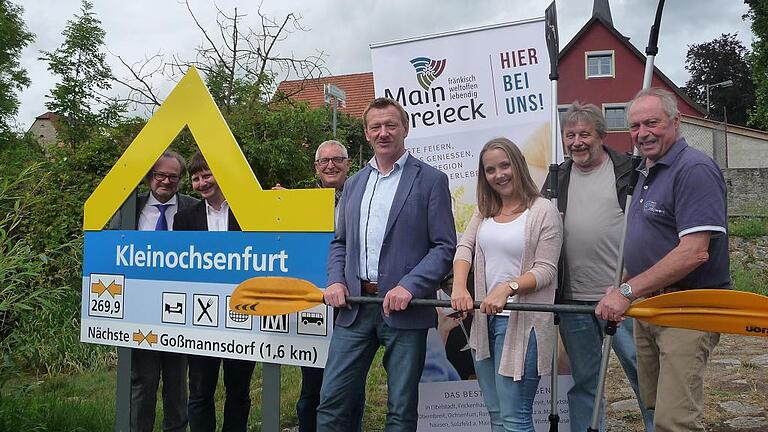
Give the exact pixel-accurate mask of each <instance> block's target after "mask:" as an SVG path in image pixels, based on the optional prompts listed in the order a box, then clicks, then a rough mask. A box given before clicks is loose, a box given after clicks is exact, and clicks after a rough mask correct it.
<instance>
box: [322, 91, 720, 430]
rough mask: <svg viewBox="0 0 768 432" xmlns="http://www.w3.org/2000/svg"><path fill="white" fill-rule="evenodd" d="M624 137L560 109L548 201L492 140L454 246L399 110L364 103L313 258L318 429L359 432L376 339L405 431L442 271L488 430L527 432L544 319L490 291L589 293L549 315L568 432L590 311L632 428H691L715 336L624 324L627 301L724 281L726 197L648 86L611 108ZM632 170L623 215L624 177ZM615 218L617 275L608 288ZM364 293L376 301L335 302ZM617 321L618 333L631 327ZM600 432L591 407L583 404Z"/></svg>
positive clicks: (674, 115) (583, 110)
mask: <svg viewBox="0 0 768 432" xmlns="http://www.w3.org/2000/svg"><path fill="white" fill-rule="evenodd" d="M627 111H628V123H629V128H630V135H631V139H632V143H633V145H634V146H636V147H637V148H638V150H639V151H640V153H641V155H642V156H643V159H642V163H641V164H640V166H639V167H637V168H635V167H634V166H633V164H632V162H631V159H630V157H629V156H628V155H622V154H619V153H617V152H616V151H614V150H612V149H611V148H609V147H608V146H606V145H605V144H604V143H603V139H604V138H605V136H606V123H605V119H604V118H603V115H602V113H601V111H600V109H599V108H597V107H595V106H594V105H589V104H581V103H579V102H574V103H573V104H572V105H571V107H570V108H569V110H568V111H567V112H566V113H565V115H564V118H563V119H562V132H563V134H562V136H563V144H564V147H565V148H566V150H567V152H568V155H569V156H570V158H568V159H567V160H566V161H565V162H564V163H562V164H561V165H560V167H559V170H558V172H557V179H556V181H557V183H558V185H559V191H560V195H559V197H558V199H557V208H556V207H555V205H554V204H553V203H552V201H551V200H550V199H548V198H549V196H548V191H547V190H546V189H545V190H543V191H539V189H538V188H537V187H536V185H535V183H534V181H533V180H532V178H531V175H530V173H529V171H528V167H527V164H526V161H525V157H524V156H523V153H522V152H521V150H520V148H518V146H516V145H515V144H514V143H513V142H512V141H510V140H509V139H506V138H496V139H492V140H490V141H489V142H487V143H486V144H485V145H484V146H483V148H482V150H481V151H480V155H479V166H478V184H477V210H476V212H475V214H474V215H473V217H472V219H471V221H470V222H469V225H468V226H467V228H466V230H465V231H464V233H463V234H462V236H461V239H460V241H459V242H458V244H457V243H456V238H455V236H454V232H453V231H454V229H453V217H452V214H451V197H450V193H449V190H448V181H447V177H446V175H445V174H443V173H441V172H439V171H437V170H435V169H433V168H432V167H430V166H429V165H427V164H424V163H422V162H420V161H419V160H418V159H416V158H414V157H413V156H412V155H410V154H409V152H408V151H407V150H406V148H405V144H404V140H405V137H406V136H407V135H408V130H409V129H408V117H407V114H406V112H405V111H404V109H403V108H402V107H401V106H400V105H399V104H398V103H397V102H395V101H393V100H391V99H386V98H379V99H376V100H374V101H373V102H372V103H371V105H370V106H369V107H368V109H367V110H366V112H365V114H364V116H363V120H364V124H365V134H366V138H367V139H368V141H369V143H370V145H371V146H372V148H373V150H374V158H373V159H371V161H370V162H369V163H368V164H367V165H366V166H365V167H364V168H363V169H361V171H360V172H359V173H357V174H355V175H354V176H352V177H351V178H350V179H349V181H347V182H346V185H345V188H344V193H343V195H342V198H341V200H340V202H339V204H338V207H339V209H338V212H337V214H338V220H337V225H336V234H335V237H334V240H333V241H332V244H331V249H330V253H329V261H328V287H327V288H326V291H325V301H326V303H327V304H329V305H331V306H334V307H336V308H339V310H340V312H339V316H338V319H337V321H336V327H335V329H334V334H333V337H332V340H331V345H330V351H329V356H328V362H327V364H326V374H325V376H324V379H323V384H322V390H321V393H320V394H321V397H320V405H319V407H318V412H317V430H318V431H355V430H359V422H357V419H356V417H354V416H350V415H349V414H350V413H352V412H357V411H355V409H356V407H358V406H359V405H358V404H359V403H360V401H361V397H360V395H361V394H363V393H364V389H365V382H366V376H367V372H368V370H369V368H370V365H371V362H372V361H373V356H374V354H375V352H376V350H377V349H378V348H379V346H381V345H383V346H384V348H385V351H384V358H383V363H384V368H385V369H386V371H387V386H388V400H387V420H386V425H385V427H384V429H385V430H386V431H414V430H416V427H417V423H418V406H417V402H418V383H419V377H421V374H422V371H423V367H424V357H425V341H426V337H427V330H428V329H429V328H430V327H434V326H435V323H436V315H435V313H434V311H433V310H429V309H425V308H417V307H408V305H409V302H410V301H411V299H413V298H435V293H436V291H437V290H438V287H439V285H440V282H441V281H442V280H443V279H444V278H445V277H446V276H448V275H449V274H450V273H451V267H452V270H453V284H452V292H451V304H452V307H453V308H454V309H456V310H458V311H461V312H463V313H470V312H472V311H473V302H474V301H475V300H477V301H480V308H479V310H478V311H475V312H474V313H475V317H474V320H473V325H472V329H471V333H470V338H469V345H470V346H471V348H472V354H473V360H474V365H475V371H476V374H477V378H478V381H479V384H480V387H481V389H482V391H483V398H484V400H485V405H486V408H487V410H488V412H489V415H490V419H491V429H492V430H493V431H533V430H534V426H533V418H532V415H533V409H532V408H533V400H534V396H535V395H536V392H537V388H538V384H539V381H540V377H541V376H542V375H548V374H550V373H556V371H552V353H553V352H554V346H553V344H554V342H555V340H556V337H555V334H554V333H555V326H554V324H553V318H552V315H551V314H550V313H546V312H531V311H505V310H504V309H503V308H504V305H505V304H506V303H508V302H520V303H553V302H554V301H555V294H556V292H557V290H558V289H559V290H560V293H562V295H561V296H559V298H562V300H561V301H562V302H564V303H573V304H590V305H594V306H595V308H596V309H595V310H596V313H595V315H573V314H562V321H561V324H560V326H559V331H560V335H561V336H562V338H563V341H564V345H565V347H566V351H567V353H568V355H569V357H570V361H571V368H572V371H573V377H574V381H575V385H574V387H573V388H572V389H571V390H570V391H569V394H568V403H569V408H570V410H569V415H570V420H571V430H573V431H580V430H587V428H588V427H589V426H590V423H591V417H592V411H593V406H594V399H595V393H596V389H597V386H598V385H599V384H600V383H598V372H599V362H600V358H601V345H602V341H603V337H604V329H605V326H606V321H608V320H610V321H613V322H618V323H619V324H620V326H619V330H618V332H617V334H616V337H614V338H613V339H612V342H613V348H614V350H615V351H616V352H617V353H618V356H619V360H620V361H621V364H622V366H623V368H624V371H625V372H626V374H627V377H628V378H629V382H630V384H631V386H632V388H633V390H634V391H635V394H636V395H637V400H638V404H639V408H640V410H641V412H642V417H643V421H644V424H645V427H646V430H648V431H653V430H656V431H658V432H668V431H701V430H704V427H703V424H702V413H703V374H704V369H705V367H706V364H707V360H708V357H709V354H710V353H711V351H712V349H714V347H715V345H716V344H717V342H718V339H719V335H718V334H716V333H709V332H701V331H696V330H685V329H675V328H665V327H660V326H656V325H653V324H648V323H642V322H635V323H633V322H632V321H631V320H629V319H627V318H626V317H624V313H625V312H626V310H627V309H628V308H629V306H630V305H631V304H632V302H633V301H635V300H636V299H638V298H641V297H651V296H655V295H659V294H664V293H668V292H673V291H680V290H689V289H695V288H727V287H730V277H729V271H728V267H729V261H728V235H727V228H726V227H727V210H726V190H725V182H724V179H723V175H722V173H721V171H720V169H719V168H718V167H717V165H716V164H715V163H714V161H712V159H711V158H709V157H707V156H706V155H704V154H703V153H701V152H700V151H698V150H696V149H694V148H693V147H690V146H689V145H688V144H687V143H686V141H685V138H683V137H682V136H681V135H680V114H679V111H678V109H677V101H676V99H675V96H674V95H672V94H671V93H669V92H667V91H665V90H662V89H656V88H651V89H647V90H643V91H641V92H640V93H638V94H637V95H636V97H635V98H634V99H633V100H632V101H631V102H630V103H629V105H628V108H627ZM634 169H637V171H638V177H639V180H638V181H637V185H636V187H637V189H636V192H635V194H634V195H633V196H632V201H631V203H630V206H629V210H628V214H627V215H626V216H625V215H624V209H625V204H626V201H627V199H628V190H629V187H630V186H635V185H631V184H630V182H631V180H630V179H631V178H632V177H633V176H632V170H634ZM625 218H626V219H625ZM625 220H626V224H627V230H626V242H625V254H624V257H623V258H624V261H625V266H624V269H623V278H622V283H621V284H620V285H619V286H613V285H614V281H613V275H614V274H615V273H616V265H617V263H618V262H619V244H620V242H621V237H622V233H623V227H624V224H625ZM360 295H362V296H377V297H380V298H382V301H383V305H382V306H376V305H372V304H361V305H358V304H348V303H347V302H346V298H347V297H348V296H360ZM633 331H634V333H635V334H634V335H633ZM600 404H601V407H603V408H602V409H601V421H600V429H601V430H604V428H605V426H604V415H605V413H604V404H605V402H604V401H601V402H600Z"/></svg>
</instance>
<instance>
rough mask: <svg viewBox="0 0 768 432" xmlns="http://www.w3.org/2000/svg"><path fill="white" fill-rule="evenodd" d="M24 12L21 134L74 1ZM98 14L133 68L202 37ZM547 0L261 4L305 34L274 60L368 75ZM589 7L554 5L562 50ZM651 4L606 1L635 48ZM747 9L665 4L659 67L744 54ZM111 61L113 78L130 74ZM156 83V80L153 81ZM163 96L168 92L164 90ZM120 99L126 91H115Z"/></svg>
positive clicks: (116, 50)
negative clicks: (382, 46) (424, 40)
mask: <svg viewBox="0 0 768 432" xmlns="http://www.w3.org/2000/svg"><path fill="white" fill-rule="evenodd" d="M12 1H13V2H15V3H16V4H20V5H22V6H23V7H24V20H25V22H26V24H27V27H28V29H29V30H30V31H31V32H33V33H35V35H36V39H35V41H34V42H33V43H32V44H31V45H30V46H29V47H28V48H27V49H26V50H25V51H24V52H23V58H22V64H23V66H24V67H25V68H26V69H27V71H28V72H29V76H30V78H31V79H32V85H31V86H30V87H29V88H28V89H26V90H25V91H24V92H23V93H22V94H21V101H22V105H21V108H20V110H19V114H18V116H17V122H18V125H19V128H20V129H23V130H26V129H27V128H28V127H29V125H30V124H31V123H32V121H33V120H34V117H35V116H37V115H39V114H41V113H43V112H45V111H46V109H45V101H46V97H45V95H46V94H47V93H48V92H49V90H50V89H51V88H52V87H53V85H54V83H55V78H54V77H53V76H51V75H50V74H49V73H48V71H47V66H46V64H45V63H44V62H42V61H40V60H38V57H39V56H40V51H41V50H49V51H52V50H54V49H55V48H56V47H58V46H59V45H60V44H61V42H62V36H61V31H62V30H63V29H64V26H65V24H66V21H67V20H68V19H70V18H71V17H72V16H73V14H75V13H79V10H80V2H79V1H78V0H12ZM93 1H94V10H95V12H96V14H97V16H98V17H99V19H100V20H101V21H102V24H103V28H104V29H105V30H106V32H107V37H106V45H107V47H108V49H109V51H110V53H113V54H114V55H120V56H122V57H123V58H124V59H126V60H127V61H129V62H135V61H139V60H141V59H143V58H144V57H145V56H151V55H153V54H156V53H163V54H165V55H172V54H179V55H180V56H181V57H183V58H191V53H192V51H193V49H194V48H195V46H197V45H199V44H200V43H201V40H202V37H201V34H200V33H199V31H198V30H197V29H196V28H195V26H194V23H193V21H192V19H191V17H190V16H189V13H188V12H187V9H186V6H185V5H184V4H183V3H182V2H179V1H177V0H129V1H115V0H93ZM549 3H550V0H526V1H522V0H517V1H512V0H421V1H420V0H388V1H384V0H377V1H374V0H326V1H317V0H290V1H289V0H263V1H262V3H261V10H262V12H263V13H265V14H266V15H268V16H275V17H284V16H285V15H286V14H288V13H291V12H293V13H296V14H298V15H301V16H302V22H303V24H304V26H305V27H306V29H307V30H308V31H306V32H295V33H293V34H292V35H290V37H289V38H288V39H287V40H285V41H284V42H282V43H281V45H280V47H279V51H280V54H282V55H291V54H292V55H294V56H296V57H303V56H307V55H313V54H316V53H317V52H319V51H321V52H323V53H324V54H325V55H326V57H325V60H326V66H327V67H328V69H329V70H330V72H331V73H332V74H347V73H356V72H367V71H370V70H371V57H370V51H369V48H368V47H369V45H370V44H373V43H380V42H386V41H391V40H397V39H403V38H409V37H415V36H421V35H426V34H432V33H439V32H445V31H451V30H456V29H463V28H469V27H477V26H484V25H490V24H496V23H503V22H510V21H516V20H520V19H525V18H532V17H538V16H542V15H543V14H544V9H545V8H546V7H547V5H548V4H549ZM216 4H217V5H218V6H219V8H221V9H222V10H224V11H229V12H231V11H232V10H233V9H234V8H235V7H237V9H238V13H239V14H247V15H248V16H247V17H246V19H245V23H244V24H245V25H248V26H250V27H253V28H258V27H259V21H258V14H257V9H258V7H259V2H258V1H254V0H239V1H238V0H217V1H216ZM592 4H593V0H559V1H558V2H557V8H558V21H559V22H558V24H559V28H560V46H561V48H562V47H563V46H565V45H566V44H567V43H568V41H570V40H571V38H572V37H573V36H574V35H575V34H576V32H577V31H578V30H579V29H580V28H581V27H582V26H583V24H584V23H585V22H586V21H587V20H588V19H589V18H590V17H591V14H592ZM656 4H657V1H656V0H611V2H610V5H611V12H612V15H613V23H614V26H615V27H616V28H617V29H618V30H619V31H620V32H621V33H623V34H624V35H625V36H628V37H629V38H630V41H631V42H632V43H634V45H635V46H636V47H637V48H638V49H639V50H640V51H641V52H644V51H645V46H646V44H647V43H648V31H649V28H650V25H651V24H652V22H653V17H654V14H655V10H656ZM190 5H191V7H192V9H193V11H194V12H195V14H196V15H197V16H198V18H199V19H200V21H201V23H202V24H203V25H204V26H206V27H207V28H209V29H213V28H214V24H215V18H216V8H215V7H214V3H213V2H212V1H210V0H190ZM746 12H747V7H746V6H745V5H744V4H743V2H741V1H737V0H726V1H723V0H698V1H689V0H670V1H667V2H666V6H665V9H664V16H663V20H662V26H661V35H660V37H659V55H658V56H657V58H656V65H657V66H658V67H659V68H660V69H661V70H662V71H664V73H665V74H666V75H667V76H668V77H670V78H671V79H672V80H673V81H674V82H675V83H676V84H677V85H680V86H682V85H685V82H686V80H687V79H688V74H687V72H686V71H685V67H684V66H685V53H686V51H687V47H688V45H689V44H693V43H702V42H707V41H710V40H712V39H714V38H716V37H718V36H719V35H720V34H722V33H738V37H739V39H740V40H741V41H742V42H743V43H744V44H745V45H746V46H747V47H749V45H750V43H751V41H752V34H751V32H750V29H749V23H748V22H746V21H743V20H742V18H741V17H742V15H743V14H744V13H746ZM114 55H112V54H109V55H108V57H109V61H110V63H111V64H112V65H113V72H114V74H115V75H116V76H121V77H126V76H127V71H126V70H125V69H124V68H123V67H122V66H120V65H119V62H118V61H117V59H116V57H114ZM157 85H158V86H161V84H160V83H158V84H157ZM165 89H166V92H167V91H168V90H170V85H166V86H165ZM114 90H115V91H116V92H118V93H121V94H125V92H126V91H125V89H123V88H120V87H115V89H114Z"/></svg>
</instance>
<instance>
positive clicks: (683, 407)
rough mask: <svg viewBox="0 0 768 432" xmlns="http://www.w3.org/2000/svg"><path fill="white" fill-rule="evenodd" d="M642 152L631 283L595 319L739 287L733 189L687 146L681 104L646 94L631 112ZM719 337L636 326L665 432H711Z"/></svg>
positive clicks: (631, 235) (629, 244)
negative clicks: (686, 293)
mask: <svg viewBox="0 0 768 432" xmlns="http://www.w3.org/2000/svg"><path fill="white" fill-rule="evenodd" d="M627 118H628V120H629V130H630V135H631V137H632V143H633V144H634V145H635V146H636V147H637V148H638V149H639V150H640V152H641V153H642V154H643V157H644V158H643V162H642V163H641V164H640V167H639V168H638V170H639V171H640V178H639V180H638V182H637V185H636V187H635V194H634V195H633V196H632V204H631V206H630V209H629V215H628V220H627V234H626V241H625V251H624V262H625V274H624V283H622V284H621V285H620V286H619V287H617V288H611V289H609V291H608V293H607V294H606V295H605V296H604V297H603V298H602V300H600V303H599V304H598V305H597V308H596V310H595V313H596V314H597V315H598V317H600V318H602V319H606V320H611V321H621V320H622V319H623V315H624V313H625V312H626V310H627V309H628V308H629V306H630V304H631V303H632V301H633V300H635V298H637V297H653V296H656V295H660V294H664V293H669V292H674V291H682V290H689V289H696V288H728V287H730V286H731V280H730V274H729V259H728V231H727V223H728V216H727V208H726V187H725V180H724V178H723V174H722V172H721V171H720V168H718V166H717V165H716V164H715V162H714V161H713V160H712V159H711V158H710V157H708V156H706V155H705V154H703V153H702V152H700V151H698V150H696V149H694V148H693V147H690V146H689V145H688V143H687V142H686V141H685V138H683V137H681V136H680V113H679V112H678V109H677V101H676V99H675V96H674V95H673V94H672V93H670V92H668V91H666V90H662V89H658V88H650V89H645V90H642V91H640V92H639V93H638V94H637V96H635V98H634V99H633V100H632V101H631V102H630V104H629V107H628V116H627ZM719 340H720V335H719V334H718V333H711V332H703V331H697V330H687V329H678V328H672V327H661V326H657V325H654V324H649V323H645V322H642V321H639V320H636V321H635V343H636V345H637V366H638V367H637V369H638V379H639V384H640V392H641V395H642V399H643V401H644V402H645V403H646V405H647V406H648V407H649V408H652V409H655V416H654V425H655V428H656V431H657V432H668V431H682V430H685V431H703V430H704V425H703V424H702V421H701V420H702V413H703V407H704V404H703V399H704V391H703V387H704V386H703V381H704V372H705V369H706V366H707V360H708V358H709V355H710V353H711V352H712V350H713V349H714V348H715V346H716V345H717V343H718V341H719Z"/></svg>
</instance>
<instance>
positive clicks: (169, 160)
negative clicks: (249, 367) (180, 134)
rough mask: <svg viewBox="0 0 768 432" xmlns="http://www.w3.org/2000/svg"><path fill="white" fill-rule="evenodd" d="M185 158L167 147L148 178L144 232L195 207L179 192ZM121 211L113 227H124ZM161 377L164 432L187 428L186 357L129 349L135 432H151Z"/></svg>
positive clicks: (139, 222)
mask: <svg viewBox="0 0 768 432" xmlns="http://www.w3.org/2000/svg"><path fill="white" fill-rule="evenodd" d="M185 169H186V167H185V162H184V158H182V157H181V155H179V154H178V153H176V152H174V151H171V150H168V151H166V152H165V153H163V155H162V156H160V158H159V159H158V160H157V162H155V165H154V166H153V167H152V170H151V171H149V172H148V173H147V175H146V176H145V177H144V181H145V182H146V183H147V186H149V190H150V192H149V193H144V194H141V195H139V197H138V199H137V202H136V226H135V227H134V228H135V229H137V230H140V231H166V230H168V229H169V228H170V227H172V226H173V222H174V217H175V215H176V214H177V212H179V211H182V210H185V209H187V208H189V207H192V206H193V205H195V204H196V203H197V202H198V200H196V199H195V198H192V197H189V196H186V195H183V194H180V193H177V192H178V189H179V183H180V182H181V177H182V175H184V172H185ZM121 223H122V221H121V218H120V213H119V212H118V213H117V215H116V216H115V217H114V218H113V219H112V221H111V222H110V224H109V228H110V229H118V228H120V226H121ZM161 376H162V378H163V431H165V432H181V431H186V430H187V356H186V355H183V354H176V353H170V352H161V351H149V350H142V349H133V350H131V419H130V427H131V432H152V430H153V428H154V425H155V405H156V404H157V388H158V386H159V383H160V377H161Z"/></svg>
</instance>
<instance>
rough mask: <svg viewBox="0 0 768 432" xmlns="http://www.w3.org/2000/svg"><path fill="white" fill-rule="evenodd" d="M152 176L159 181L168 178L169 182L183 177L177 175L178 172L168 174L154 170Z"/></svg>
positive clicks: (174, 181)
mask: <svg viewBox="0 0 768 432" xmlns="http://www.w3.org/2000/svg"><path fill="white" fill-rule="evenodd" d="M152 178H153V179H155V180H156V181H159V182H161V181H163V180H165V179H168V181H169V182H171V183H176V182H178V181H179V179H180V178H181V177H179V176H177V175H176V174H166V173H164V172H160V171H152Z"/></svg>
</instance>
